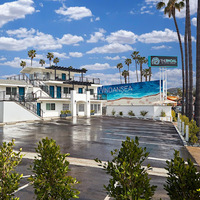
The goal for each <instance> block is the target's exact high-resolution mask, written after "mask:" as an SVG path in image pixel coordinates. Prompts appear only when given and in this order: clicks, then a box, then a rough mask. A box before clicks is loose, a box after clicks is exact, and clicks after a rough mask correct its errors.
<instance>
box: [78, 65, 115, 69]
mask: <svg viewBox="0 0 200 200" xmlns="http://www.w3.org/2000/svg"><path fill="white" fill-rule="evenodd" d="M82 68H85V69H87V70H106V69H110V68H113V67H111V66H110V65H109V64H108V63H104V64H101V63H95V64H91V65H82V66H81V67H80V69H82Z"/></svg>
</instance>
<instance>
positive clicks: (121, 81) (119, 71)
mask: <svg viewBox="0 0 200 200" xmlns="http://www.w3.org/2000/svg"><path fill="white" fill-rule="evenodd" d="M119 77H120V83H121V84H122V77H121V72H120V69H119Z"/></svg>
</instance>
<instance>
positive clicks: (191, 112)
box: [186, 0, 193, 120]
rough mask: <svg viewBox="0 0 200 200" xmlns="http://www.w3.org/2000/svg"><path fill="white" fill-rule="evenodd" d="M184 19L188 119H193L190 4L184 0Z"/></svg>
mask: <svg viewBox="0 0 200 200" xmlns="http://www.w3.org/2000/svg"><path fill="white" fill-rule="evenodd" d="M186 18H187V22H188V23H187V25H188V28H187V30H188V56H189V119H190V120H191V119H192V118H193V65H192V37H191V20H190V3H189V0H186Z"/></svg>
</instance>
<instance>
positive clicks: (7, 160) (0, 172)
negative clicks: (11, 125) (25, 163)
mask: <svg viewBox="0 0 200 200" xmlns="http://www.w3.org/2000/svg"><path fill="white" fill-rule="evenodd" d="M14 141H15V140H12V142H9V143H6V142H4V143H3V144H2V146H0V199H2V200H18V199H19V198H17V197H15V198H14V197H13V196H14V194H13V192H14V191H16V190H17V189H18V188H19V181H20V179H21V177H22V176H23V174H18V173H17V172H16V171H15V168H16V167H17V166H18V165H19V163H20V162H21V160H22V155H21V151H22V149H20V150H19V152H18V153H16V152H13V146H15V144H14Z"/></svg>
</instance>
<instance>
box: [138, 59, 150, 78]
mask: <svg viewBox="0 0 200 200" xmlns="http://www.w3.org/2000/svg"><path fill="white" fill-rule="evenodd" d="M137 62H138V64H140V82H142V65H143V64H145V63H147V62H148V60H147V59H146V58H145V57H140V56H139V57H138V61H137Z"/></svg>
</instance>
